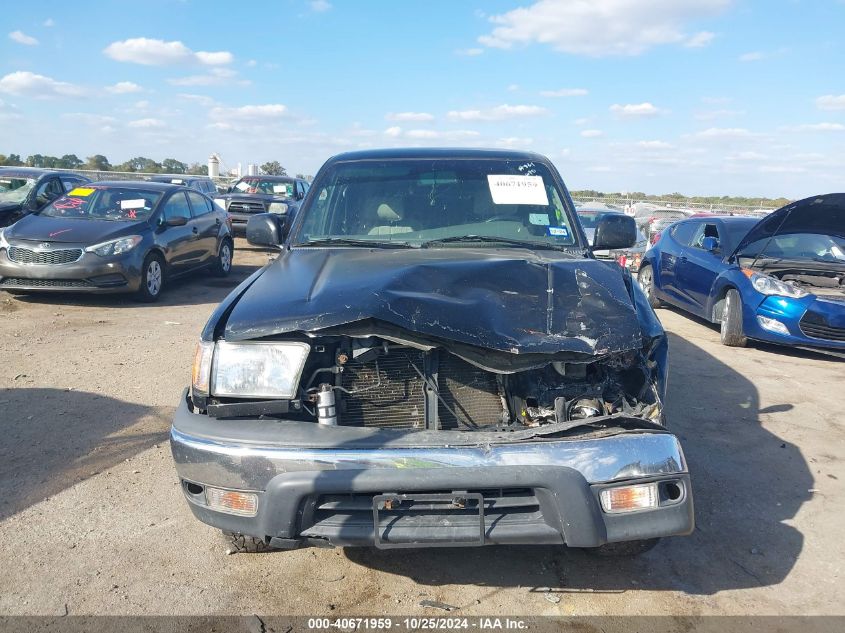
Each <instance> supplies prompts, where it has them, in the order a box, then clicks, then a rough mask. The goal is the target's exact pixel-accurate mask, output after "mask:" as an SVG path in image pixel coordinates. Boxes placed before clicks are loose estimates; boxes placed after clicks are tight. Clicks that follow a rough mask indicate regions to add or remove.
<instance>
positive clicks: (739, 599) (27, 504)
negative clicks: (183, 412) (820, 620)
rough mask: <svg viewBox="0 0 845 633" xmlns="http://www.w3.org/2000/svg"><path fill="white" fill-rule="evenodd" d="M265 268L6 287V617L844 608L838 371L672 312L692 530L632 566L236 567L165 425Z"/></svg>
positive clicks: (482, 560)
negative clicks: (188, 489)
mask: <svg viewBox="0 0 845 633" xmlns="http://www.w3.org/2000/svg"><path fill="white" fill-rule="evenodd" d="M238 247H240V248H245V244H243V243H241V242H239V244H238ZM266 259H267V255H266V254H265V253H262V252H259V251H247V250H241V251H239V252H237V253H236V257H235V268H234V273H233V276H232V277H231V278H229V279H226V280H219V279H214V278H211V277H207V276H204V275H197V276H195V277H193V278H190V279H186V280H183V281H179V282H177V283H176V284H175V285H174V286H173V287H171V288H170V290H169V291H167V292H166V294H165V295H164V296H163V297H162V301H161V303H158V304H156V305H153V306H148V305H141V304H137V303H134V302H132V301H131V300H128V299H125V298H119V297H118V298H109V297H99V298H95V297H90V298H86V297H79V296H77V297H68V296H61V297H58V296H55V297H40V298H23V297H22V298H16V297H12V296H10V295H7V294H4V293H2V292H0V358H2V361H3V362H2V364H1V365H0V431H2V439H0V542H2V543H3V545H4V546H3V548H2V551H0V570H2V573H0V613H4V614H64V613H66V612H69V613H71V614H106V613H108V614H124V613H125V614H200V613H215V614H252V613H259V614H328V613H332V614H384V613H387V614H420V613H431V610H430V609H423V608H422V607H419V606H418V603H419V602H420V600H422V599H424V598H429V599H434V600H441V601H443V602H446V603H449V604H452V605H455V606H458V607H460V609H461V611H460V613H462V614H465V615H470V614H514V615H529V614H530V615H541V614H567V615H569V614H659V613H669V614H707V613H722V614H799V613H803V614H807V613H812V614H845V603H843V601H842V587H843V586H845V581H843V575H844V574H845V570H843V565H845V505H843V500H845V496H843V492H845V491H844V490H843V486H844V485H845V467H843V459H845V433H843V423H844V420H845V419H843V416H842V404H841V401H840V400H839V398H838V397H839V396H840V395H841V394H840V393H839V389H841V388H842V387H843V385H845V363H843V362H842V361H837V360H835V359H831V358H827V357H824V356H817V355H814V354H809V353H799V352H790V351H786V350H782V349H778V348H775V347H763V346H757V347H753V348H750V349H743V350H735V349H728V348H725V347H722V346H721V345H720V344H719V337H718V333H717V332H716V331H715V330H714V329H713V328H711V327H709V326H707V325H706V324H703V323H700V322H697V321H694V320H692V319H690V318H687V317H686V316H683V315H681V314H679V313H676V312H673V311H671V310H666V309H663V310H660V311H659V316H660V318H661V319H662V320H663V322H664V324H665V326H666V327H667V329H668V330H669V332H670V333H671V371H670V380H669V394H670V397H669V403H668V406H669V418H670V421H671V423H672V425H673V427H674V429H675V430H676V432H677V433H678V434H679V435H680V437H681V439H682V441H683V443H684V448H685V450H686V454H687V458H688V461H689V464H690V468H691V470H692V473H693V486H694V493H695V501H696V518H697V528H696V531H695V533H694V534H693V535H692V536H691V537H687V538H676V539H668V540H665V541H664V542H663V543H661V544H660V545H659V546H658V547H657V548H656V549H654V550H652V551H651V552H649V553H648V554H646V555H645V556H642V557H641V558H639V559H635V560H626V561H618V560H596V559H593V558H591V557H589V556H586V555H585V554H583V553H582V552H578V551H567V550H565V549H563V548H553V547H518V548H516V547H514V548H483V549H467V550H441V551H432V550H423V551H420V552H409V551H398V552H397V551H390V552H382V551H376V550H359V549H346V550H342V549H339V550H322V549H319V550H318V549H306V550H299V551H293V552H274V553H270V554H259V555H248V554H238V555H234V556H228V555H226V544H225V543H224V542H223V541H222V539H221V538H220V537H219V536H218V534H217V533H216V532H215V531H214V530H212V529H211V528H209V527H206V526H204V525H202V524H200V523H199V522H197V521H196V520H194V518H193V517H192V515H191V514H190V512H189V510H188V508H187V506H186V503H185V501H184V500H183V499H182V495H181V492H180V489H179V486H178V485H177V480H176V475H175V471H174V469H173V466H172V463H171V458H170V449H169V446H168V441H167V437H168V427H169V424H170V415H171V412H172V410H173V407H174V404H175V403H176V402H177V400H178V398H179V395H180V393H181V391H182V389H183V388H184V387H185V386H186V384H187V382H188V380H189V372H190V363H191V357H192V353H193V349H194V344H195V341H196V339H197V336H198V334H199V331H200V328H201V327H202V325H203V323H204V322H205V320H206V318H207V317H208V315H209V314H210V312H211V311H212V309H213V308H214V306H215V305H216V303H217V302H218V301H219V300H220V299H222V298H223V297H224V296H225V295H226V293H227V292H228V290H229V289H230V288H231V287H233V286H234V285H235V283H236V281H237V280H240V279H242V278H244V277H245V276H246V275H247V274H249V272H251V271H252V270H254V269H255V268H256V267H257V266H260V265H261V264H262V263H263V262H264V261H266ZM279 292H284V289H283V288H280V289H279ZM837 587H838V589H837ZM546 594H551V595H546ZM557 598H559V601H557V602H555V600H556V599H557ZM439 613H442V612H435V614H439Z"/></svg>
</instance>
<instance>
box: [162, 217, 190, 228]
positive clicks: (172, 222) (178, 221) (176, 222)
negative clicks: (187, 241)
mask: <svg viewBox="0 0 845 633" xmlns="http://www.w3.org/2000/svg"><path fill="white" fill-rule="evenodd" d="M187 223H188V218H186V217H183V216H181V215H177V216H176V217H174V218H167V219H166V220H165V221H164V226H185V225H186V224H187Z"/></svg>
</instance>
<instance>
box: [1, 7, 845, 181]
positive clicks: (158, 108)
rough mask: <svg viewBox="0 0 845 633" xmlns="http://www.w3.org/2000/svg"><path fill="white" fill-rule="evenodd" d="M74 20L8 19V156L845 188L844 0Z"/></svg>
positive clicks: (280, 11)
mask: <svg viewBox="0 0 845 633" xmlns="http://www.w3.org/2000/svg"><path fill="white" fill-rule="evenodd" d="M69 6H70V5H68V4H67V3H66V2H62V3H60V2H54V1H50V0H42V1H41V2H39V3H36V4H33V3H29V4H23V3H14V4H9V5H7V6H4V10H3V23H2V30H3V31H5V32H4V33H2V34H0V35H2V37H0V139H1V140H2V141H1V142H0V153H4V154H8V153H13V152H14V153H19V154H22V155H24V156H26V155H28V154H33V153H43V154H53V155H61V154H66V153H75V154H77V155H79V156H80V157H83V158H84V157H85V156H88V155H90V154H92V153H95V152H97V153H103V154H105V155H106V156H108V158H109V159H110V160H111V161H112V162H113V163H119V162H122V161H124V160H126V159H128V158H131V157H133V156H148V157H151V158H154V159H157V160H162V159H163V158H166V157H173V158H177V159H179V160H183V161H186V162H192V161H197V162H203V163H204V162H205V161H206V159H207V157H208V155H209V153H210V152H218V153H219V154H220V155H221V156H222V157H223V161H224V164H225V165H227V166H230V167H231V166H234V165H236V164H237V163H238V162H241V163H243V164H244V165H245V164H247V163H250V162H254V163H261V162H264V161H266V160H273V159H275V160H279V161H280V162H281V163H282V164H283V165H285V167H287V168H288V170H289V171H290V172H302V173H315V172H316V170H317V169H318V168H319V166H320V165H321V164H322V163H323V161H324V160H325V159H326V158H327V157H328V156H330V155H332V154H335V153H337V152H340V151H346V150H352V149H359V148H369V147H385V146H408V145H426V146H430V145H448V146H482V147H513V148H518V149H531V150H535V151H538V152H541V153H543V154H546V155H547V156H549V157H550V158H551V159H552V161H554V163H555V164H556V165H557V167H558V169H559V170H560V171H561V173H562V174H563V177H564V179H565V180H566V181H567V184H568V185H569V186H570V188H572V189H586V188H589V189H598V190H604V191H645V192H647V193H669V192H673V191H680V192H682V193H686V194H705V195H752V196H757V195H759V196H769V197H776V196H780V195H784V196H787V197H792V198H796V197H803V196H807V195H812V194H815V193H820V192H827V191H842V190H843V189H845V186H843V172H845V72H843V71H845V38H843V35H845V1H843V0H766V1H764V0H683V1H680V0H540V1H533V2H532V1H531V0H522V1H521V2H520V1H505V0H494V1H485V2H480V1H476V2H473V1H468V0H467V1H457V0H443V1H440V0H426V1H425V2H422V1H421V2H399V1H396V0H394V1H392V2H387V1H376V0H372V1H367V2H361V1H356V2H353V1H352V0H347V1H342V0H328V1H327V0H318V1H316V2H314V1H307V0H282V1H275V2H260V1H257V0H253V1H252V2H248V3H243V4H242V5H236V4H232V3H222V2H220V3H215V2H208V1H200V0H187V1H182V2H165V1H164V0H145V2H138V3H126V2H120V3H118V2H93V1H88V2H85V1H76V2H74V3H73V10H68V7H69Z"/></svg>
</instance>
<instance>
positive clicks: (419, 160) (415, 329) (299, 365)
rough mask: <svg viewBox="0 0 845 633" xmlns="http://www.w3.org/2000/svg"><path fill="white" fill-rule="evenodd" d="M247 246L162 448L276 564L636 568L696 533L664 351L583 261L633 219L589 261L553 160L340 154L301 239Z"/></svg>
mask: <svg viewBox="0 0 845 633" xmlns="http://www.w3.org/2000/svg"><path fill="white" fill-rule="evenodd" d="M288 228H289V229H290V234H285V233H286V232H287V229H288ZM247 238H248V239H249V240H250V242H251V243H253V244H257V245H262V246H280V249H281V252H280V255H279V257H278V258H277V259H276V260H275V261H273V262H272V263H270V264H268V265H267V266H265V267H264V268H262V269H261V270H259V271H257V272H256V273H255V274H253V275H252V276H251V277H249V278H248V279H247V280H245V281H244V282H243V283H242V284H241V285H240V286H239V287H237V288H236V289H235V290H234V291H233V292H232V293H231V294H230V295H229V296H228V297H227V298H226V299H225V300H224V301H223V303H221V305H220V306H219V307H218V308H217V310H216V311H215V312H214V314H213V315H212V317H211V319H210V320H209V322H208V324H207V325H206V327H205V329H204V331H203V333H202V337H201V340H200V342H199V344H198V346H197V352H196V358H195V361H194V367H193V384H192V386H191V389H190V390H189V391H187V390H186V392H185V395H184V397H183V398H182V401H181V402H180V405H179V408H178V409H177V411H176V414H175V418H174V421H173V427H172V430H171V446H172V451H173V457H174V459H175V462H176V468H177V471H178V473H179V477H180V479H181V482H182V489H183V491H184V494H185V497H186V499H187V501H188V503H189V505H190V508H191V510H192V511H193V513H194V514H195V516H196V517H197V518H198V519H200V520H201V521H203V522H205V523H208V524H210V525H213V526H216V527H218V528H220V529H221V530H223V531H224V532H227V533H230V534H233V535H234V536H235V541H236V542H237V543H240V544H244V543H248V544H251V545H253V546H257V547H272V548H294V547H299V546H303V545H335V546H356V545H375V546H376V547H380V548H399V547H432V546H473V545H487V544H493V543H532V544H561V545H567V546H570V547H584V548H599V551H608V550H612V551H616V552H620V553H636V552H637V551H642V550H644V549H647V548H648V547H649V546H650V545H651V544H653V543H654V542H656V539H657V538H659V537H663V536H669V535H679V534H688V533H689V532H691V531H692V529H693V507H692V494H691V489H690V479H689V473H688V471H687V464H686V461H685V459H684V455H683V452H682V450H681V446H680V444H679V442H678V440H677V438H676V437H675V436H674V435H672V434H671V433H670V432H669V431H668V430H667V429H666V427H665V418H664V409H663V401H664V391H665V385H666V354H667V341H666V335H665V333H664V331H663V329H662V327H661V325H660V323H659V321H658V320H657V318H656V317H655V315H654V312H653V311H652V309H651V308H650V307H649V305H648V302H647V300H646V298H645V296H644V295H643V294H642V292H641V290H640V289H639V287H638V286H637V284H636V283H633V282H632V280H631V277H630V274H629V273H628V271H627V270H624V269H622V268H620V267H618V266H617V265H616V264H615V263H612V262H611V263H607V262H602V261H598V260H596V259H595V258H594V257H593V255H592V250H608V249H616V248H626V247H629V246H630V245H631V244H632V243H633V242H634V240H635V239H636V228H635V226H634V221H633V219H631V218H628V217H626V216H624V215H622V214H609V215H607V216H605V218H603V219H602V220H601V221H600V222H599V224H598V226H597V227H596V232H595V237H594V240H593V245H592V247H590V246H589V245H588V241H587V239H586V237H585V235H584V231H583V229H582V228H581V225H580V224H579V223H578V220H577V215H576V214H575V210H574V206H573V203H572V200H571V198H570V196H569V193H568V192H567V190H566V187H565V186H564V184H563V181H562V180H561V177H560V175H559V174H558V172H557V170H556V169H555V168H554V166H553V165H552V164H551V163H550V162H549V161H548V160H547V159H546V158H544V157H542V156H540V155H537V154H532V153H523V152H513V151H484V150H448V149H413V150H411V149H409V150H383V151H367V152H356V153H349V154H343V155H340V156H336V157H334V158H332V159H330V160H329V161H328V162H327V163H326V164H325V165H324V166H323V168H322V169H321V170H320V172H319V173H318V175H317V177H316V179H315V181H314V184H313V186H312V188H311V190H310V192H309V193H308V195H307V197H306V198H305V200H304V202H303V205H302V208H301V211H300V213H299V214H298V216H297V218H296V220H295V222H294V223H293V225H292V226H290V227H288V226H287V225H285V224H284V223H282V222H280V220H279V218H278V217H276V216H275V215H272V214H259V215H256V216H255V217H253V218H251V219H250V220H249V224H248V227H247Z"/></svg>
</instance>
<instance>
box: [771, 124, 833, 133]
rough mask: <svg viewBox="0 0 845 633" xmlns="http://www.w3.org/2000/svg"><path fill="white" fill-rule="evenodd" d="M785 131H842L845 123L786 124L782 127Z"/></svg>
mask: <svg viewBox="0 0 845 633" xmlns="http://www.w3.org/2000/svg"><path fill="white" fill-rule="evenodd" d="M780 129H781V130H783V131H784V132H842V131H845V125H842V124H841V123H804V124H802V125H785V126H783V127H781V128H780Z"/></svg>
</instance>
